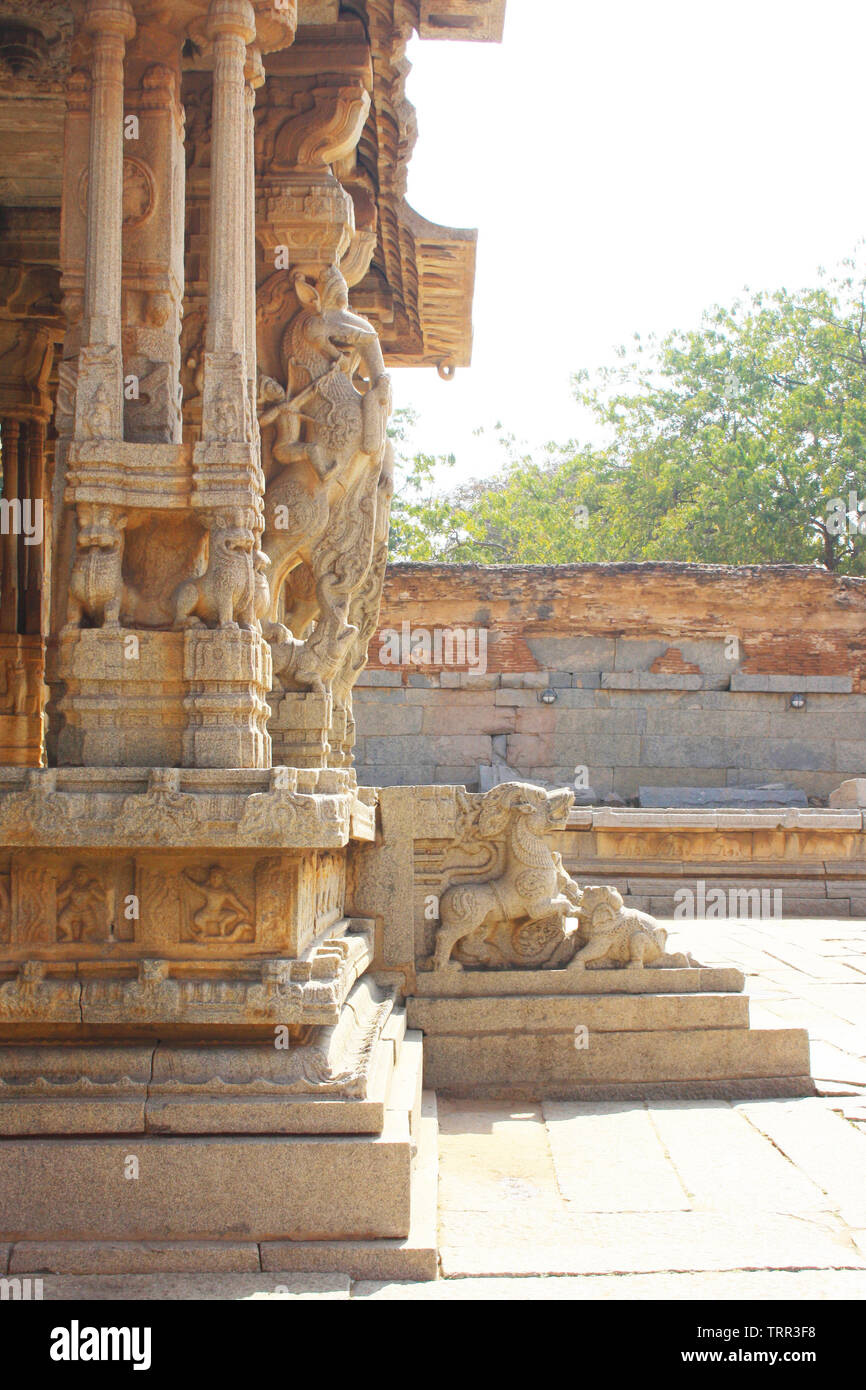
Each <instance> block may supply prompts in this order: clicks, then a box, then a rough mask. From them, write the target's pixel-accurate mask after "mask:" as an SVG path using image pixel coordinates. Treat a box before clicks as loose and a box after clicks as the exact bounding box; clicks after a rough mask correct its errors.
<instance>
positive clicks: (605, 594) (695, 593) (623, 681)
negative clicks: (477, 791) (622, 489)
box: [355, 564, 866, 799]
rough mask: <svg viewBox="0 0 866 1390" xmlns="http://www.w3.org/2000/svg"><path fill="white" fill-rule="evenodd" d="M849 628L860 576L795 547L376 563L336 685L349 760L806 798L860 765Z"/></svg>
mask: <svg viewBox="0 0 866 1390" xmlns="http://www.w3.org/2000/svg"><path fill="white" fill-rule="evenodd" d="M449 630H450V631H451V632H453V633H456V634H457V635H458V638H459V637H460V635H461V634H464V633H467V632H468V633H469V634H470V647H469V651H468V653H467V652H462V653H461V652H460V650H457V649H452V650H451V651H448V650H447V636H446V637H444V638H443V634H447V632H448V631H449ZM437 633H438V634H439V644H438V649H437V640H436V638H437ZM482 634H486V636H484V637H482ZM864 634H866V580H861V579H850V578H835V577H834V576H832V575H828V574H826V573H825V572H823V571H819V570H814V569H810V568H808V567H805V566H749V567H742V568H724V567H720V566H702V565H680V564H621V565H564V566H556V567H546V566H495V567H489V568H487V567H484V568H482V567H477V566H468V565H467V566H464V565H407V564H401V565H394V566H392V567H391V568H390V569H389V572H388V577H387V581H386V588H385V595H384V601H383V607H382V617H381V624H380V629H379V633H378V634H377V636H376V637H375V638H374V639H373V642H372V643H371V648H370V663H369V666H368V668H367V670H366V671H365V672H364V674H363V675H362V677H361V681H360V682H359V685H358V688H357V690H356V695H355V714H356V721H357V727H358V740H357V747H356V764H357V768H358V775H359V779H360V780H361V781H362V782H363V783H365V784H367V785H371V784H378V785H383V786H385V785H405V784H411V783H423V782H463V783H465V784H466V785H467V786H470V787H476V786H477V785H478V782H479V767H480V765H482V764H487V765H490V764H492V763H494V762H504V763H507V764H509V765H510V766H511V767H513V768H514V769H515V770H516V771H518V772H519V773H520V774H521V775H523V776H526V777H536V778H540V779H541V780H544V781H553V782H564V783H569V782H571V781H572V779H573V777H574V769H575V767H577V766H585V767H586V768H587V769H588V776H589V781H590V783H591V785H592V786H593V788H594V789H595V790H596V791H597V792H598V793H599V795H601V796H606V795H610V794H612V793H615V794H617V795H619V796H621V797H623V798H625V799H630V798H633V797H634V796H636V794H637V790H638V787H639V786H641V785H643V786H673V787H676V786H760V785H762V784H764V783H768V782H785V783H788V784H790V785H792V786H796V787H799V788H801V789H802V790H803V791H805V792H806V794H807V795H810V796H815V797H824V796H826V795H827V794H828V793H829V792H830V791H831V790H832V789H833V788H834V787H836V786H838V784H839V783H840V782H841V781H842V780H844V778H846V777H851V776H855V775H863V774H864V773H866V681H864V660H866V638H864ZM473 641H474V642H475V643H476V644H477V645H476V646H474V647H473V646H472V642H473ZM483 641H486V661H482V660H480V657H481V655H482V653H481V652H480V651H479V645H480V644H481V643H482V642H483ZM458 646H459V643H457V642H454V643H453V647H454V648H457V647H458ZM413 652H415V653H416V654H417V656H419V657H421V658H425V659H422V660H412V653H413ZM461 655H462V656H463V660H462V662H461V661H460V659H459V658H460V657H461ZM546 689H553V690H555V691H556V697H557V698H556V701H555V702H554V703H550V704H545V703H542V702H541V700H540V698H539V697H540V695H541V692H542V691H543V690H546ZM794 694H798V695H803V696H805V708H803V709H794V708H792V707H791V697H792V695H794Z"/></svg>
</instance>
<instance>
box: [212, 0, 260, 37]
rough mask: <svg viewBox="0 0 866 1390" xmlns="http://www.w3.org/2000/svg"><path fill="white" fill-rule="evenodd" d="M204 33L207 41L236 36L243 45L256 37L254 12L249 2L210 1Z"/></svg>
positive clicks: (235, 0)
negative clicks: (240, 39) (229, 35)
mask: <svg viewBox="0 0 866 1390" xmlns="http://www.w3.org/2000/svg"><path fill="white" fill-rule="evenodd" d="M206 33H207V36H208V38H209V39H217V38H220V37H221V36H222V35H224V34H237V35H238V37H239V38H242V39H243V41H244V43H245V44H250V43H252V42H253V40H254V39H255V37H256V12H255V10H254V9H253V7H252V5H251V4H250V0H211V7H210V9H209V10H208V16H207V26H206Z"/></svg>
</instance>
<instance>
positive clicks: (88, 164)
mask: <svg viewBox="0 0 866 1390" xmlns="http://www.w3.org/2000/svg"><path fill="white" fill-rule="evenodd" d="M503 10H504V0H358V3H356V4H353V5H351V6H349V5H342V4H340V3H338V0H171V3H167V2H166V0H68V3H67V2H66V0H0V69H2V74H3V81H2V84H0V130H2V136H3V138H2V139H0V204H2V213H0V296H2V301H0V340H2V348H0V440H2V473H3V494H2V502H3V509H2V511H3V536H2V623H0V626H2V635H0V643H2V662H3V667H2V675H3V680H4V688H3V694H2V697H0V740H2V745H3V749H2V756H0V762H2V766H0V1035H2V1036H0V1242H2V1243H5V1244H11V1245H12V1247H13V1253H12V1264H11V1269H12V1270H13V1272H27V1271H28V1270H46V1269H50V1270H56V1271H59V1272H64V1271H76V1270H77V1271H90V1270H99V1271H109V1272H110V1271H118V1272H122V1271H124V1270H131V1269H164V1270H179V1269H180V1270H182V1269H188V1268H200V1269H248V1268H260V1267H261V1268H265V1269H272V1270H276V1271H279V1270H292V1269H302V1270H304V1269H305V1270H310V1269H334V1268H339V1269H347V1270H349V1271H350V1272H351V1271H358V1272H376V1273H379V1274H383V1275H391V1276H396V1277H412V1276H416V1275H417V1276H425V1277H429V1276H431V1275H432V1274H434V1273H435V1266H436V1236H435V1194H436V1119H435V1099H434V1097H433V1095H432V1091H433V1090H434V1089H435V1087H436V1086H440V1087H449V1088H451V1089H453V1090H456V1091H462V1092H463V1093H470V1094H471V1093H476V1092H477V1093H479V1094H482V1093H487V1094H490V1093H496V1092H497V1091H500V1092H501V1091H503V1090H505V1091H509V1090H512V1091H514V1092H515V1093H521V1092H526V1091H530V1090H531V1091H534V1092H535V1093H539V1091H541V1092H544V1093H546V1094H550V1095H557V1094H558V1095H574V1096H583V1095H587V1096H592V1095H599V1096H604V1095H613V1096H623V1097H626V1098H627V1097H630V1096H640V1095H643V1094H646V1093H648V1091H649V1090H651V1089H652V1088H653V1087H655V1088H660V1089H661V1091H662V1093H663V1094H667V1093H674V1094H718V1093H722V1094H729V1093H730V1094H752V1093H756V1094H799V1093H801V1092H802V1091H804V1090H808V1089H809V1086H810V1082H809V1075H808V1073H809V1064H808V1050H807V1040H806V1036H805V1034H804V1033H803V1032H802V1031H801V1030H798V1029H777V1030H775V1031H772V1032H770V1031H766V1032H764V1031H760V1030H754V1029H750V1027H749V1017H748V1003H747V1000H745V998H744V997H743V996H742V995H741V990H742V987H743V977H742V975H741V974H740V973H739V972H738V971H737V970H734V969H715V970H707V969H704V968H702V967H701V966H699V965H698V964H697V962H695V961H694V960H693V959H692V958H691V956H690V955H689V954H688V952H687V951H686V950H675V949H672V947H670V946H669V943H668V942H667V940H666V936H665V932H664V931H663V930H662V929H661V928H660V927H659V926H658V925H657V923H655V922H654V920H653V919H652V918H650V917H647V916H645V915H644V914H641V913H639V912H636V911H635V910H633V909H629V908H627V907H625V906H624V905H623V902H622V898H621V896H620V895H619V894H618V893H617V891H616V890H615V889H612V888H607V887H603V886H602V887H589V888H581V887H580V886H578V884H577V883H575V882H574V880H573V879H572V878H571V876H570V875H569V874H568V873H567V872H566V870H565V869H564V867H563V863H562V858H561V855H560V853H559V852H558V851H557V849H556V848H555V845H556V843H557V836H558V834H559V832H560V831H562V830H563V829H564V828H565V825H566V821H567V816H568V812H569V806H570V800H571V797H570V794H569V793H567V792H548V791H545V790H543V789H541V788H538V787H534V786H531V785H528V784H522V783H505V784H503V785H501V786H498V787H495V788H493V790H491V791H490V792H488V793H487V794H486V795H484V796H481V795H470V794H468V793H466V792H465V791H464V790H463V789H462V788H460V787H453V786H452V787H437V786H433V787H423V786H421V787H407V788H399V789H391V790H390V792H389V794H388V795H387V796H382V797H381V798H380V796H379V794H378V793H377V791H376V789H375V788H359V786H358V783H357V779H356V775H355V772H354V768H353V763H352V748H353V743H354V720H353V714H352V689H353V686H354V684H355V682H356V680H357V679H358V676H359V674H360V673H361V671H362V669H363V667H364V664H365V661H366V655H367V645H368V642H369V640H370V638H371V636H372V634H373V633H374V632H375V630H376V627H377V623H378V617H379V603H380V595H381V590H382V584H383V576H384V566H385V556H386V550H387V536H388V513H389V503H390V497H391V491H392V485H393V483H392V477H393V460H392V455H391V450H390V445H389V441H388V433H387V426H388V417H389V412H390V381H389V370H390V369H391V368H394V367H398V366H401V365H410V364H411V365H423V364H428V365H430V366H431V367H436V368H437V369H438V371H439V372H440V374H441V375H442V376H443V377H445V378H448V377H449V376H450V375H452V373H453V371H454V370H455V368H458V367H460V366H461V365H465V364H466V363H467V362H468V356H469V347H470V310H471V295H472V284H473V274H474V240H473V236H472V234H471V233H467V232H461V231H452V230H449V229H446V228H442V227H437V226H435V225H433V224H430V223H427V222H425V221H424V220H423V219H422V218H421V217H419V216H418V215H417V214H416V213H415V212H413V211H412V210H411V209H410V208H409V207H408V206H407V204H406V202H405V199H404V187H405V171H406V162H407V159H408V156H409V153H410V151H411V146H412V141H413V137H414V120H413V113H412V109H411V107H410V106H409V105H408V104H407V102H406V100H405V97H404V94H403V85H404V79H405V74H406V70H407V65H406V62H405V57H404V50H405V45H406V42H407V40H408V38H409V37H410V35H411V33H412V31H413V30H417V31H418V32H419V33H420V35H421V37H422V38H429V39H448V38H460V39H477V40H495V39H496V38H497V37H499V35H500V33H501V28H502V21H503ZM580 1028H584V1029H586V1028H588V1029H589V1035H590V1038H591V1040H592V1045H591V1046H590V1047H589V1048H588V1049H585V1050H584V1049H580V1048H578V1047H577V1046H576V1045H575V1036H576V1032H577V1030H579V1029H580ZM422 1073H423V1076H424V1078H425V1084H426V1085H427V1086H428V1087H429V1088H431V1089H430V1090H429V1091H428V1092H427V1093H426V1099H422Z"/></svg>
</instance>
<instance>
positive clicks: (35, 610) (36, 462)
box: [21, 420, 48, 635]
mask: <svg viewBox="0 0 866 1390" xmlns="http://www.w3.org/2000/svg"><path fill="white" fill-rule="evenodd" d="M26 477H27V486H26V495H27V497H28V498H29V499H30V502H31V518H32V523H33V525H34V526H35V525H36V524H37V521H38V527H39V530H38V532H36V533H34V535H33V536H32V537H31V538H28V539H29V540H30V542H31V543H29V544H27V545H25V546H22V550H23V553H24V557H25V565H24V574H23V584H22V589H23V594H22V599H23V601H22V605H21V607H22V618H23V624H22V627H23V631H24V632H26V633H30V634H33V635H38V634H39V633H41V632H42V631H43V616H44V615H43V611H42V608H43V602H42V596H43V590H44V572H45V557H46V555H47V554H48V544H47V537H46V534H45V532H46V526H47V522H48V518H47V515H46V511H47V509H46V507H45V423H44V421H42V420H31V421H30V423H29V424H28V425H27V472H26ZM37 537H38V538H37Z"/></svg>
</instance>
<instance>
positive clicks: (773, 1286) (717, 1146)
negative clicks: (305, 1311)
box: [46, 919, 866, 1300]
mask: <svg viewBox="0 0 866 1390" xmlns="http://www.w3.org/2000/svg"><path fill="white" fill-rule="evenodd" d="M677 925H681V924H677ZM688 935H689V940H690V943H692V944H691V949H692V950H693V951H694V954H695V955H697V956H698V957H699V958H700V959H701V960H702V961H705V962H706V963H707V964H715V963H722V962H727V963H731V962H735V963H738V964H741V965H742V967H743V968H744V969H745V970H746V972H747V974H748V985H747V988H748V991H749V994H750V995H751V997H752V1000H753V1006H752V1007H753V1016H754V1017H755V1021H756V1022H757V1021H758V1016H759V1015H760V1013H761V1011H762V1010H766V1011H769V1012H770V1013H771V1014H773V1015H776V1016H777V1017H778V1018H779V1019H783V1020H785V1021H786V1022H789V1023H791V1024H797V1025H804V1026H806V1027H807V1028H808V1029H809V1032H810V1035H811V1040H812V1062H813V1074H814V1076H815V1077H816V1080H817V1082H818V1087H819V1090H820V1092H821V1095H820V1096H818V1097H816V1098H810V1099H803V1100H787V1101H786V1100H781V1101H758V1102H735V1103H732V1104H731V1103H727V1102H723V1101H704V1102H695V1101H682V1102H663V1103H648V1104H642V1105H639V1104H626V1103H621V1102H609V1103H604V1104H572V1103H569V1102H561V1101H556V1102H544V1101H539V1103H538V1104H536V1105H527V1104H523V1103H520V1104H508V1103H506V1102H492V1101H490V1102H488V1101H484V1102H481V1101H449V1100H447V1099H443V1098H440V1103H439V1115H440V1131H441V1137H440V1161H441V1170H440V1188H439V1214H440V1241H441V1258H442V1273H443V1275H444V1276H445V1277H444V1278H443V1279H440V1280H439V1281H438V1282H436V1283H432V1284H422V1285H418V1284H411V1285H410V1284H373V1283H355V1284H354V1285H353V1284H351V1282H350V1281H349V1280H348V1279H347V1278H343V1277H335V1278H330V1277H324V1276H309V1277H308V1276H282V1277H281V1276H279V1275H267V1276H265V1275H262V1276H257V1275H254V1274H250V1275H235V1276H226V1275H222V1276H218V1275H214V1276H209V1277H199V1278H193V1277H187V1276H161V1277H150V1276H138V1277H137V1278H136V1279H132V1278H130V1277H129V1276H126V1277H124V1278H123V1279H114V1280H109V1279H106V1278H93V1279H83V1278H72V1277H69V1278H64V1279H51V1280H50V1288H47V1289H46V1293H47V1295H48V1296H49V1297H84V1298H115V1299H116V1298H124V1297H133V1298H134V1297H141V1296H145V1297H151V1298H154V1297H155V1298H166V1297H171V1298H178V1297H180V1298H201V1297H210V1298H268V1297H283V1298H285V1297H301V1298H322V1297H326V1298H336V1299H345V1298H350V1297H353V1298H372V1299H418V1298H433V1299H466V1298H496V1299H514V1298H517V1299H527V1298H530V1299H531V1298H545V1299H547V1298H563V1299H622V1298H629V1299H633V1298H638V1299H641V1298H666V1299H672V1298H673V1299H711V1300H715V1299H725V1298H748V1299H764V1298H768V1299H770V1298H771V1299H776V1298H781V1299H801V1298H821V1299H834V1300H835V1299H862V1298H866V923H861V922H849V921H833V920H826V919H824V920H812V921H761V922H734V921H731V922H716V923H711V924H700V925H698V924H695V925H694V926H690V929H689V933H688ZM48 1283H49V1281H48V1280H46V1284H48ZM277 1284H279V1285H280V1286H281V1289H280V1291H279V1292H276V1293H275V1292H274V1290H275V1285H277Z"/></svg>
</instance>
